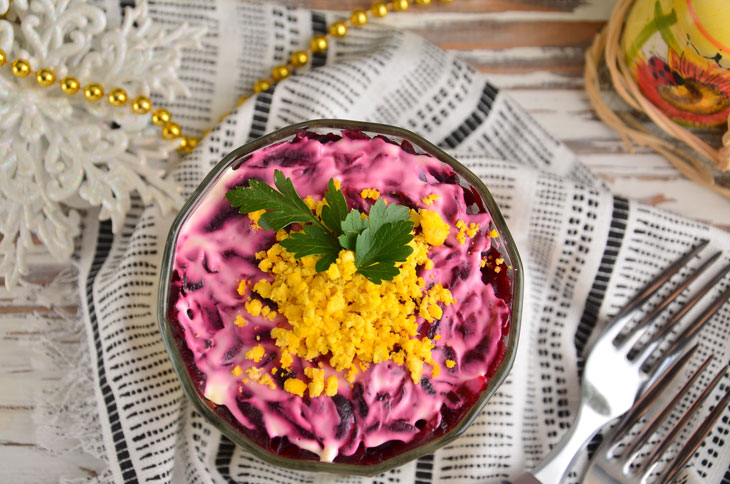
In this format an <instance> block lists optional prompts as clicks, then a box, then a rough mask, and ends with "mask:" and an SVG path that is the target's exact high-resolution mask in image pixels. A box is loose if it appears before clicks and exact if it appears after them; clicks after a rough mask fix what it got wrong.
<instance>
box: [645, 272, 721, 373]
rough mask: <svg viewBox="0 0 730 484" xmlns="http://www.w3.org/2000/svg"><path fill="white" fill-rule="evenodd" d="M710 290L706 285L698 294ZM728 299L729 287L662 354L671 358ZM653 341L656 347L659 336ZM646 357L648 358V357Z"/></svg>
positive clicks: (667, 327)
mask: <svg viewBox="0 0 730 484" xmlns="http://www.w3.org/2000/svg"><path fill="white" fill-rule="evenodd" d="M729 271H730V265H728V266H727V267H726V268H725V270H723V271H722V273H721V275H722V276H724V275H725V274H726V273H727V272H729ZM719 275H720V274H718V276H719ZM710 282H714V280H713V281H710ZM710 288H711V286H710V285H709V283H708V285H706V286H705V287H703V288H702V289H701V290H700V294H705V293H707V292H708V291H709V290H710ZM728 298H730V286H729V287H728V288H727V289H725V291H723V293H722V294H720V296H719V297H717V298H716V299H715V300H714V301H713V302H712V304H711V305H710V306H708V307H707V308H706V309H705V310H704V311H703V312H702V314H700V315H699V316H698V317H697V318H696V319H695V320H694V321H692V322H691V323H690V324H689V325H688V326H687V327H686V328H685V329H684V331H682V333H680V334H679V336H677V338H676V339H675V340H674V342H673V343H672V344H671V345H670V346H669V348H667V349H666V350H665V351H663V354H665V355H668V356H671V355H673V354H675V353H676V352H677V351H679V350H680V349H681V348H682V346H684V345H685V344H687V342H688V341H689V340H691V339H692V337H693V336H694V335H696V334H697V333H698V332H699V330H700V329H702V326H704V324H705V323H706V322H707V321H708V320H709V319H710V318H711V317H712V316H713V315H714V314H715V313H716V312H717V311H718V310H719V309H720V308H721V307H722V305H723V304H725V302H726V301H727V300H728ZM687 305H688V306H689V303H687ZM682 309H684V308H682ZM680 312H682V311H680ZM672 319H674V318H672ZM674 322H675V321H672V325H673V324H674ZM672 325H670V324H667V325H665V326H664V328H662V330H661V331H660V332H659V333H662V334H663V333H666V332H668V331H669V330H670V329H671V326H672ZM662 337H663V336H662ZM654 339H655V340H656V341H655V342H654V343H653V345H654V346H658V344H659V341H660V339H659V335H657V336H655V338H654ZM648 346H649V345H647V347H648ZM641 356H644V355H643V352H642V355H641ZM646 357H647V358H648V355H647V356H646ZM658 361H661V358H659V359H658ZM652 369H653V368H652ZM650 371H651V370H650Z"/></svg>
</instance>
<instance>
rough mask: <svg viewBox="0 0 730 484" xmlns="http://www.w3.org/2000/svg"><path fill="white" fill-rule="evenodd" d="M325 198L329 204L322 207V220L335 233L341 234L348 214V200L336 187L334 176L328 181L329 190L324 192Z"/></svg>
mask: <svg viewBox="0 0 730 484" xmlns="http://www.w3.org/2000/svg"><path fill="white" fill-rule="evenodd" d="M324 199H325V201H326V202H327V205H325V206H324V207H322V222H324V224H325V225H326V226H327V228H329V229H330V230H331V231H332V232H334V233H335V235H341V234H342V228H341V224H342V221H343V220H345V217H346V216H347V201H346V200H345V196H344V195H343V194H342V192H341V191H340V190H339V189H338V188H336V187H335V181H334V180H333V179H332V178H330V181H329V183H327V192H326V193H325V194H324Z"/></svg>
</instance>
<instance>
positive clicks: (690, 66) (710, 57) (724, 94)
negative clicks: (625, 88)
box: [621, 0, 730, 127]
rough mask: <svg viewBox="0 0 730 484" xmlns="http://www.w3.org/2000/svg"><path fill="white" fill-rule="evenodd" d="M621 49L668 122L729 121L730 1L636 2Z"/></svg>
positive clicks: (694, 124) (644, 91)
mask: <svg viewBox="0 0 730 484" xmlns="http://www.w3.org/2000/svg"><path fill="white" fill-rule="evenodd" d="M621 47H622V50H623V53H624V55H625V60H626V64H627V65H628V66H629V67H630V69H631V71H632V74H633V76H634V80H635V81H636V83H637V85H638V86H639V89H640V90H641V92H642V94H643V95H644V96H645V97H646V98H647V99H649V100H650V101H651V102H652V104H654V105H655V106H656V107H657V108H659V109H660V110H661V111H662V112H663V113H664V114H665V115H666V116H667V117H668V118H669V119H671V120H673V121H675V122H677V123H680V124H682V125H685V126H692V127H710V126H717V125H720V124H724V123H727V122H728V115H730V0H636V1H635V2H634V5H633V7H632V9H631V12H630V14H629V16H628V17H627V18H626V23H625V25H624V31H623V35H622V38H621Z"/></svg>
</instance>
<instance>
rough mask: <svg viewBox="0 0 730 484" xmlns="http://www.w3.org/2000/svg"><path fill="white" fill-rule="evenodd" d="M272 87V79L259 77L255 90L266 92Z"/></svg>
mask: <svg viewBox="0 0 730 484" xmlns="http://www.w3.org/2000/svg"><path fill="white" fill-rule="evenodd" d="M270 87H271V81H270V80H268V79H259V80H258V81H256V82H255V83H254V85H253V92H256V93H258V92H264V91H266V90H268V89H269V88H270Z"/></svg>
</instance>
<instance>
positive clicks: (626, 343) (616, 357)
mask: <svg viewBox="0 0 730 484" xmlns="http://www.w3.org/2000/svg"><path fill="white" fill-rule="evenodd" d="M708 244H709V241H703V242H701V243H700V244H698V245H697V246H696V247H694V248H693V249H692V250H691V251H689V253H687V254H685V255H684V256H683V257H681V258H680V259H678V260H677V261H676V262H674V263H673V264H672V265H670V266H669V267H668V268H667V269H665V270H664V271H663V272H662V273H660V274H659V275H658V276H657V277H656V278H655V279H654V280H653V281H651V282H650V283H649V284H648V285H647V286H646V287H645V288H644V289H643V290H642V291H641V292H640V293H639V294H638V295H637V296H636V297H634V299H632V300H631V301H630V302H629V303H628V304H627V305H626V306H625V307H624V309H623V310H622V311H620V312H619V314H618V315H616V316H615V318H614V319H613V320H612V321H611V322H610V323H609V324H608V325H607V327H606V329H605V331H604V332H603V333H602V334H601V335H600V336H599V338H598V339H597V340H596V342H595V343H594V345H593V347H592V349H591V350H590V352H589V354H588V358H587V359H586V363H585V368H584V371H583V378H582V395H581V402H580V406H579V408H578V414H577V416H576V421H575V423H574V424H573V426H572V427H571V429H570V430H569V431H568V433H567V434H566V435H565V436H564V437H563V438H562V440H561V441H560V442H558V444H557V445H556V446H555V447H554V448H553V449H552V451H551V452H550V453H549V454H548V455H547V456H546V457H545V458H544V459H543V460H542V461H541V462H540V463H539V464H538V465H537V467H536V468H535V469H534V470H533V471H532V473H526V474H523V475H522V476H520V477H519V478H518V479H517V480H516V481H514V484H539V483H544V484H556V483H559V482H561V481H562V479H563V478H564V476H565V474H566V472H567V470H568V469H569V468H570V465H571V463H572V461H573V459H574V458H575V456H576V455H577V454H578V453H579V451H580V450H581V448H582V447H583V446H584V445H585V443H586V442H587V441H588V440H589V439H591V438H592V437H593V436H594V435H595V434H596V432H598V430H600V429H601V428H602V427H603V426H605V425H606V424H608V423H609V422H611V421H613V420H614V419H616V418H617V417H619V416H621V415H623V414H624V413H625V412H627V411H628V410H629V409H630V408H631V406H632V405H633V404H634V402H635V401H636V399H637V397H638V396H639V394H640V391H641V390H642V388H643V387H644V386H645V385H647V383H650V382H651V381H652V380H654V379H655V378H656V375H658V374H659V373H660V371H661V370H662V369H663V368H665V366H666V365H665V364H661V363H662V362H664V363H668V362H671V361H672V360H673V359H676V357H677V355H678V354H679V352H680V351H681V349H682V348H683V346H684V344H685V343H686V342H687V341H688V340H690V339H691V338H692V336H694V335H695V334H696V333H697V332H698V331H699V330H700V328H701V327H702V325H703V324H704V323H705V322H707V320H709V319H710V317H711V316H712V315H713V314H714V313H715V312H716V311H717V310H718V309H719V308H720V306H722V304H723V303H724V302H725V301H726V300H727V299H728V297H730V289H728V290H726V291H724V292H723V294H722V295H720V296H719V297H718V298H717V299H716V300H715V301H714V302H713V303H712V304H711V305H710V307H708V308H707V309H706V310H705V311H703V312H702V314H700V315H699V316H698V317H697V318H696V319H694V320H693V321H692V322H691V323H690V324H689V325H687V327H686V328H685V329H684V330H683V331H682V333H681V334H680V335H679V336H678V337H677V338H676V339H674V342H673V343H672V344H670V345H669V347H668V349H666V350H662V351H661V352H657V351H656V350H657V349H658V348H659V347H660V345H661V344H662V343H664V342H665V341H668V338H667V337H668V335H669V334H670V333H671V331H672V329H673V328H675V327H676V326H677V323H678V321H679V320H681V319H682V318H683V316H684V315H685V314H686V313H687V312H688V311H689V310H690V309H691V308H692V307H694V306H695V305H696V304H697V302H698V301H699V300H700V299H701V298H702V296H704V295H705V294H706V293H707V292H709V290H710V289H711V288H713V287H714V286H715V285H716V284H718V283H719V281H720V280H721V279H722V278H723V277H724V276H725V275H726V274H727V273H728V272H730V265H728V266H725V267H724V268H723V269H722V270H721V271H720V272H718V273H717V274H716V275H715V276H714V277H712V278H711V280H710V281H709V282H707V283H706V284H705V285H704V286H703V287H702V288H701V289H700V290H699V291H697V292H696V293H695V296H693V297H692V298H691V299H689V300H688V301H687V302H686V303H685V304H684V306H683V307H682V309H681V310H679V311H678V312H677V313H675V314H674V315H673V316H672V317H671V318H669V320H668V321H666V322H665V323H664V326H663V327H662V328H661V329H660V330H659V332H658V333H657V334H655V335H654V336H653V337H651V339H650V340H649V341H648V342H647V343H646V344H644V345H643V347H641V348H640V349H639V350H638V351H636V347H637V343H639V341H640V340H641V339H642V338H643V337H645V336H646V335H647V334H649V331H650V328H651V327H652V326H653V324H652V323H653V322H654V321H655V320H656V319H657V317H658V316H659V314H660V313H661V312H662V311H663V310H664V309H665V308H667V306H669V304H670V303H671V302H673V301H674V300H675V299H676V298H677V296H679V294H681V293H682V292H683V291H684V290H685V289H686V288H687V287H688V286H689V285H690V284H691V283H692V282H694V281H695V280H696V279H697V278H698V277H699V276H700V274H702V273H703V272H704V271H705V270H706V269H707V268H709V267H710V266H711V265H712V264H713V263H714V262H715V261H716V260H717V259H718V258H719V257H720V255H721V252H717V253H715V254H713V255H712V256H710V257H709V258H708V259H707V260H706V261H705V262H703V263H702V264H701V265H700V267H699V268H697V269H696V270H694V271H693V272H692V273H691V274H690V275H689V276H688V277H687V278H686V279H685V280H684V281H683V282H682V283H681V284H679V285H678V286H677V287H676V288H675V289H674V290H673V291H672V292H671V293H670V294H669V296H668V297H666V298H664V299H663V300H662V301H661V302H660V303H659V304H657V305H656V307H655V308H654V309H653V310H651V311H649V313H648V314H646V316H645V317H644V318H643V319H641V320H640V321H639V322H638V323H637V324H636V325H633V326H632V325H631V323H632V322H633V320H634V319H635V317H636V315H637V314H638V313H639V311H640V309H641V307H642V306H643V305H644V304H645V303H646V302H647V301H648V300H649V299H651V298H652V296H653V295H655V294H656V293H657V292H658V291H659V289H660V288H661V287H662V286H663V285H664V284H665V283H666V282H667V281H668V280H669V279H670V278H672V277H673V276H674V275H676V274H677V273H679V272H680V270H681V269H682V267H684V266H685V265H686V263H687V262H688V261H691V260H692V259H694V257H695V256H697V255H698V254H699V252H700V251H701V250H702V249H704V248H705V247H706V246H707V245H708ZM655 352H656V353H660V354H661V355H663V356H662V357H658V356H656V355H655V357H654V359H653V361H655V362H656V363H654V364H651V365H649V364H647V362H649V360H650V358H651V357H652V355H654V354H655Z"/></svg>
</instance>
